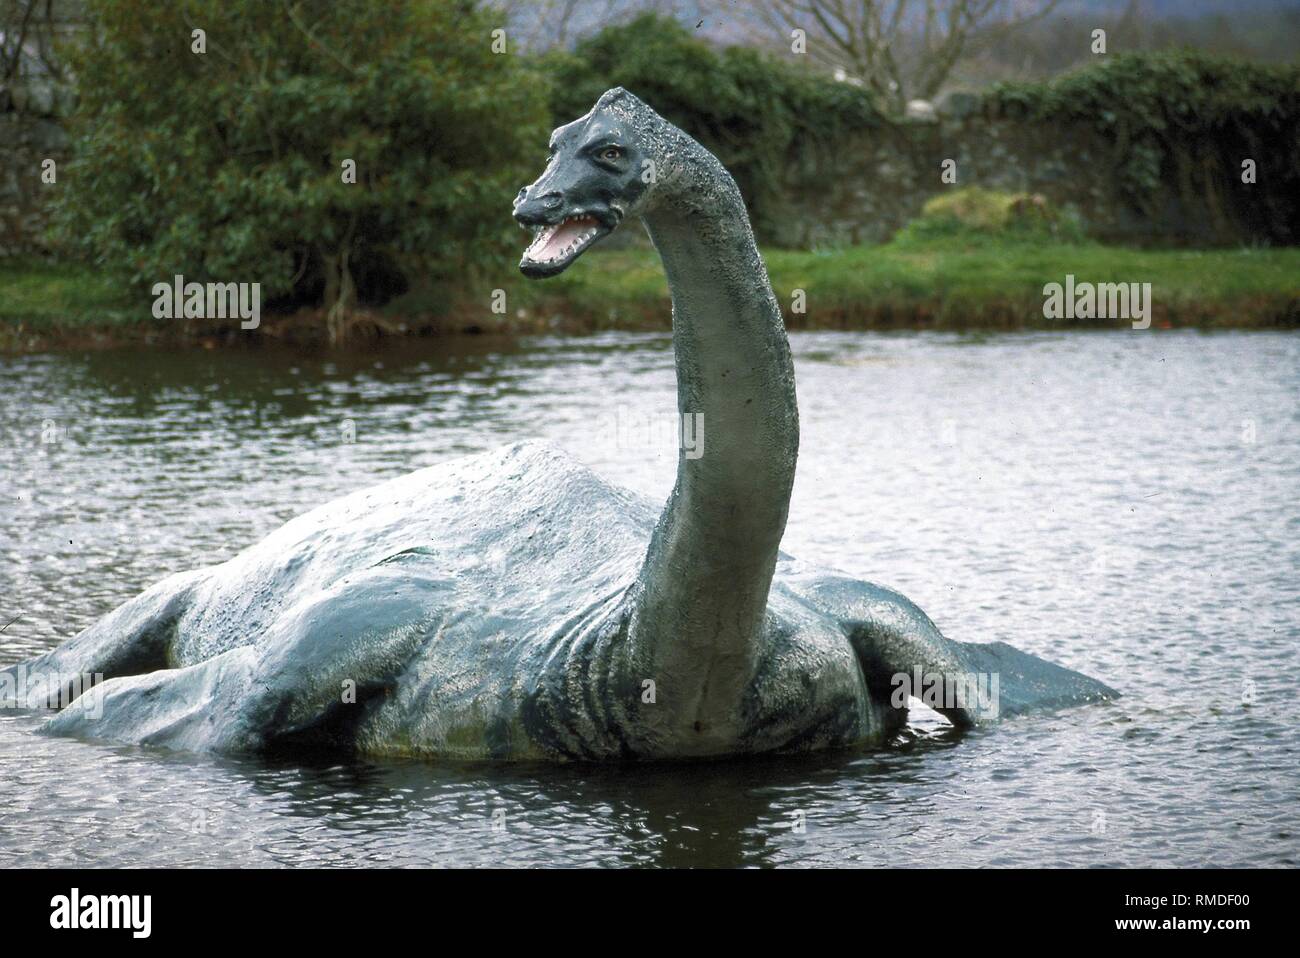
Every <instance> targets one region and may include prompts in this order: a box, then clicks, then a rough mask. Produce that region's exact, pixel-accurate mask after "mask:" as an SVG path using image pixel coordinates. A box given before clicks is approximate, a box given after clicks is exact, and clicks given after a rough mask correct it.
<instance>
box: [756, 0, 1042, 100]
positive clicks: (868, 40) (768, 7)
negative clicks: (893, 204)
mask: <svg viewBox="0 0 1300 958" xmlns="http://www.w3.org/2000/svg"><path fill="white" fill-rule="evenodd" d="M1060 2H1061V0H757V2H756V3H755V5H754V11H755V14H756V15H757V17H758V18H759V19H760V20H761V22H762V23H764V24H765V25H766V26H767V27H768V28H769V29H773V30H777V31H780V33H781V35H782V37H783V38H785V39H786V41H787V42H788V41H789V39H790V37H791V36H792V31H794V30H803V31H804V34H805V36H806V37H807V55H808V56H809V58H810V59H812V60H813V62H815V63H817V64H819V65H821V66H823V67H825V68H827V69H831V70H834V71H836V72H837V73H838V72H842V74H843V75H844V76H845V78H847V79H849V80H853V81H857V82H860V83H862V84H863V85H865V86H867V87H868V88H870V89H871V90H873V91H874V92H875V93H876V94H877V95H878V96H879V97H880V99H881V102H882V103H883V104H885V105H886V106H887V108H890V109H892V110H894V111H896V112H902V110H903V108H904V107H905V105H906V103H907V101H908V100H909V99H913V98H921V99H932V98H933V97H934V96H935V95H936V94H937V93H938V92H939V91H940V89H941V88H942V87H943V85H944V83H945V82H946V81H947V80H948V78H949V76H950V75H951V74H952V71H953V68H954V67H955V66H956V65H957V63H958V62H959V61H960V60H961V58H962V57H963V56H964V55H965V54H966V53H967V50H968V47H969V46H970V45H971V44H972V42H974V41H977V40H978V41H980V42H987V41H989V40H993V39H997V38H999V37H1002V36H1005V34H1006V33H1007V32H1009V31H1012V30H1015V29H1018V28H1020V27H1023V26H1025V25H1026V24H1029V23H1032V22H1034V21H1037V20H1041V19H1042V18H1044V17H1046V16H1047V15H1048V14H1050V13H1051V12H1052V11H1053V10H1055V9H1056V7H1057V6H1058V5H1059V4H1060Z"/></svg>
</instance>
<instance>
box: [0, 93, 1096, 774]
mask: <svg viewBox="0 0 1300 958" xmlns="http://www.w3.org/2000/svg"><path fill="white" fill-rule="evenodd" d="M553 147H554V156H553V158H552V160H551V162H550V163H549V164H548V166H547V168H546V171H545V172H544V173H543V174H542V176H541V177H540V178H539V179H538V181H537V182H536V183H534V184H533V185H532V186H530V187H528V188H527V189H525V190H522V191H521V192H520V195H519V198H518V199H517V200H516V204H515V215H516V218H517V219H518V220H519V222H520V223H521V224H524V225H528V226H532V227H535V228H539V229H540V228H542V227H544V226H546V225H548V224H554V223H556V222H558V221H560V220H561V219H563V218H565V217H568V216H572V215H575V214H579V213H581V214H585V215H589V216H592V217H593V218H594V219H595V221H596V222H597V223H598V224H599V228H598V229H596V233H597V235H595V237H594V238H593V239H591V240H590V241H589V242H587V243H586V244H585V245H583V246H581V248H577V249H575V250H574V251H573V252H572V254H571V255H568V256H565V257H563V258H561V259H556V260H554V261H551V262H538V261H535V260H533V259H531V258H530V257H529V256H528V255H526V256H525V260H524V262H523V263H521V268H522V269H523V271H524V272H525V273H526V274H528V275H530V276H546V275H554V274H555V273H557V272H559V271H561V270H562V269H564V268H566V267H567V266H568V265H569V264H570V263H571V262H572V261H573V260H574V259H576V258H577V257H578V256H579V255H580V254H581V252H583V251H584V250H585V248H587V246H589V245H590V243H591V242H595V241H597V240H599V238H600V237H601V236H603V235H605V234H606V233H608V232H609V231H610V230H612V229H613V228H615V227H616V226H617V225H618V223H619V222H620V221H621V220H622V219H624V218H625V217H626V216H629V215H636V216H639V217H640V218H641V219H642V220H643V222H644V223H645V225H646V227H647V229H648V231H649V233H650V236H651V238H652V239H653V241H654V244H655V247H656V249H657V250H658V251H659V254H660V256H661V257H662V259H663V262H664V268H665V271H666V273H667V276H668V282H669V285H670V287H671V290H672V298H673V344H674V349H675V353H676V362H677V382H678V406H679V410H680V411H681V412H684V413H701V414H703V416H704V422H705V423H706V429H707V436H708V444H707V446H706V447H705V454H704V456H703V457H701V458H698V459H691V458H687V457H686V455H685V454H684V453H683V455H682V456H681V458H680V459H679V466H678V475H677V484H676V487H675V489H674V490H673V493H672V496H671V497H670V499H669V501H668V504H667V506H666V507H665V508H664V509H663V510H662V512H661V513H660V512H659V510H657V509H656V508H655V506H654V504H653V503H650V502H647V501H645V500H643V499H641V498H639V497H637V496H634V495H632V494H631V493H629V492H626V491H624V490H621V489H619V488H617V487H615V486H613V485H611V484H609V483H607V482H606V481H605V480H603V479H601V478H600V477H598V476H597V475H595V474H594V473H592V472H591V471H590V470H589V469H587V468H585V467H584V466H582V465H581V464H579V463H577V462H575V461H574V460H572V459H570V458H568V457H567V456H565V455H563V454H562V453H560V452H558V451H556V450H554V449H551V448H549V447H546V446H543V445H538V444H520V445H515V446H511V447H508V448H506V449H503V450H500V451H497V452H492V453H487V454H483V455H479V456H474V457H471V458H468V459H462V460H459V461H456V462H452V463H448V464H445V465H440V466H434V467H432V468H429V469H424V470H421V471H419V472H415V473H412V474H410V475H407V476H404V477H402V478H400V479H395V480H393V481H391V482H387V483H385V484H383V485H380V486H377V487H374V488H372V489H368V490H363V491H361V492H358V493H355V494H353V495H351V496H348V497H346V498H344V499H341V500H338V501H335V502H332V503H329V504H327V505H325V506H322V507H320V508H318V509H316V510H314V511H312V512H309V513H307V514H306V515H303V516H300V517H299V518H297V519H294V520H293V521H291V522H289V523H287V524H286V525H285V526H284V527H282V528H281V529H279V530H278V531H277V532H275V533H273V534H272V535H271V536H269V537H267V538H266V539H264V540H263V541H262V542H260V543H258V544H257V545H254V546H252V547H251V548H249V549H247V550H245V551H244V552H242V553H241V554H240V555H238V556H236V557H235V558H233V559H231V560H230V561H228V562H225V563H222V564H221V565H217V566H213V567H211V568H207V569H201V570H198V571H195V572H189V573H184V574H181V575H176V576H172V577H171V578H169V579H165V580H164V581H162V582H160V583H158V584H157V585H155V586H154V587H153V588H151V589H150V590H148V591H147V592H145V593H144V594H143V595H141V596H139V597H137V598H135V599H133V600H131V601H130V602H127V603H126V604H125V605H123V606H122V607H121V608H119V609H117V610H116V611H115V612H113V613H111V614H110V615H108V616H106V617H105V618H104V619H102V620H101V621H99V622H98V623H96V624H95V625H93V626H91V627H90V628H89V629H87V630H85V631H84V632H82V633H81V634H80V635H78V636H77V637H76V638H74V639H72V640H71V641H69V642H67V643H66V644H64V645H63V646H61V647H59V648H58V649H55V650H54V651H52V652H50V653H48V654H47V655H45V656H42V657H41V658H39V659H37V660H35V661H34V662H31V663H28V664H27V667H28V669H30V670H33V671H38V672H43V673H46V674H48V673H51V672H59V673H65V674H67V673H94V672H103V673H104V674H105V675H107V676H109V680H108V681H107V682H105V683H104V684H103V685H101V686H99V687H98V688H97V689H95V690H94V692H92V693H89V694H100V695H101V696H102V699H101V702H100V705H101V708H102V716H100V717H98V718H94V717H92V716H94V715H95V714H96V712H97V711H98V710H91V709H87V708H78V707H77V703H75V702H74V703H73V705H72V706H70V707H67V708H65V709H64V710H63V711H61V712H59V713H57V714H56V715H54V716H53V717H52V718H51V719H50V720H49V721H48V722H47V723H46V726H45V727H46V729H47V730H48V731H50V732H55V733H66V734H78V735H82V736H87V737H92V738H98V739H104V740H111V741H117V742H129V743H140V744H156V745H163V746H169V747H173V748H184V749H194V750H220V751H228V752H242V751H261V750H269V749H277V748H284V749H302V748H308V747H329V748H350V749H356V750H358V751H360V752H362V753H366V754H372V755H419V756H430V757H453V758H471V759H480V758H491V759H537V758H542V759H566V758H567V759H618V758H625V759H631V758H637V759H657V758H687V757H709V756H723V755H736V754H749V753H760V752H771V751H796V750H807V749H817V748H827V747H836V746H850V745H867V744H874V743H879V742H881V741H882V740H883V739H885V738H886V737H887V736H888V735H889V734H890V733H891V732H892V731H894V730H896V729H897V728H898V727H899V726H900V725H902V724H903V722H904V721H905V720H906V714H907V713H906V710H905V708H895V707H893V706H892V705H891V702H890V699H891V691H892V686H891V677H892V676H894V675H896V674H898V673H906V674H909V675H910V674H913V672H914V670H915V669H918V668H919V669H921V670H923V672H924V673H926V674H927V675H933V674H936V673H939V674H942V675H946V676H956V675H966V674H980V673H992V672H996V673H998V675H999V679H1000V693H1001V694H1000V700H999V707H1000V715H1001V716H1006V715H1010V714H1015V713H1018V712H1024V711H1029V710H1031V709H1040V708H1054V707H1059V706H1066V705H1074V704H1079V703H1083V702H1089V701H1097V700H1101V699H1104V698H1109V697H1111V696H1113V695H1115V693H1114V692H1113V691H1112V690H1110V689H1108V688H1107V687H1106V686H1104V685H1102V684H1100V683H1098V682H1095V681H1093V680H1092V679H1089V678H1086V677H1085V676H1082V675H1079V674H1078V673H1075V672H1071V671H1069V670H1066V669H1062V668H1059V667H1057V666H1054V665H1051V664H1050V663H1047V662H1044V661H1043V660H1041V659H1038V658H1036V657H1034V656H1032V655H1027V654H1025V653H1022V652H1018V651H1016V650H1015V649H1013V648H1011V647H1010V646H1007V645H1004V644H1001V643H996V644H992V645H974V644H967V643H958V642H952V641H950V640H948V639H946V638H944V637H943V635H941V634H940V632H939V630H938V629H937V628H935V626H934V624H933V623H932V622H931V621H930V620H929V619H928V618H927V617H926V616H925V614H924V613H922V612H921V611H920V610H919V609H918V608H916V606H914V605H913V604H912V603H911V602H909V601H908V600H907V599H905V598H904V597H903V596H901V595H899V594H897V593H895V592H891V591H889V590H888V589H883V588H881V587H879V586H874V585H870V584H868V583H865V582H859V581H856V580H853V579H851V578H848V577H845V576H842V575H837V574H835V573H832V572H826V571H822V570H818V569H815V568H812V567H809V566H806V565H803V564H801V563H799V562H797V561H796V560H794V559H792V558H790V557H789V556H786V555H784V554H782V553H780V552H779V550H778V546H779V543H780V540H781V536H782V533H783V531H784V529H785V521H786V513H787V509H788V504H789V497H790V489H791V485H792V483H793V480H794V470H795V460H796V456H797V450H798V411H797V409H796V406H795V392H794V375H793V367H792V363H791V357H790V350H789V346H788V343H787V340H786V335H785V330H784V327H783V325H782V322H781V316H780V311H779V310H778V308H777V304H776V301H775V299H774V297H773V295H772V291H771V287H770V285H769V283H768V279H767V273H766V270H765V268H764V266H763V262H762V260H761V259H760V257H759V255H758V251H757V248H756V247H755V244H754V239H753V235H752V233H751V231H750V227H749V220H748V216H747V214H746V212H745V207H744V204H743V202H742V200H741V197H740V194H739V192H738V191H737V189H736V186H735V183H734V182H733V181H732V179H731V177H730V176H729V175H728V173H727V172H726V170H725V169H723V167H722V166H721V164H720V163H719V162H718V161H717V160H716V159H715V158H714V157H713V156H712V155H711V154H710V153H709V152H708V151H707V150H705V149H704V148H703V147H701V146H700V145H699V144H697V143H696V142H695V141H694V140H692V139H691V138H689V137H688V136H687V135H686V134H684V133H683V132H681V131H680V130H678V129H677V128H676V127H674V126H672V125H671V124H669V123H667V122H666V121H665V120H663V119H662V118H661V117H660V116H659V115H658V114H656V113H655V112H654V111H653V110H651V109H650V108H649V107H647V106H646V105H645V104H644V103H642V102H641V101H640V100H638V99H636V98H635V97H633V96H632V95H630V94H628V93H626V92H625V91H623V90H619V89H616V90H611V91H609V92H608V93H606V94H605V95H604V96H602V97H601V98H600V100H599V101H598V102H597V104H596V106H595V107H594V108H593V110H592V111H591V113H589V114H588V115H587V116H585V117H583V118H581V119H579V120H577V121H575V122H574V123H571V124H569V125H567V126H565V127H562V128H561V129H560V130H557V131H556V134H555V137H554V140H553ZM645 160H651V161H653V164H654V171H655V176H654V177H653V181H652V182H645V181H644V180H643V178H642V175H641V174H642V171H643V170H644V169H645V165H644V161H645ZM592 401H593V403H598V402H601V401H603V400H602V398H601V397H596V396H593V397H592ZM656 516H657V518H656ZM647 543H649V546H648V549H647ZM5 671H7V672H9V673H10V675H11V676H12V675H14V674H15V669H13V668H11V669H9V670H5ZM647 682H653V683H654V694H653V696H650V695H649V694H648V686H647V684H646V683H647ZM352 683H354V684H355V688H356V694H355V701H354V702H351V701H345V696H344V691H345V689H347V688H348V687H349V685H350V684H352ZM4 687H5V685H4V684H3V683H0V688H4ZM36 699H40V700H36ZM650 699H653V700H652V701H651V700H650ZM10 704H12V703H10ZM20 704H23V705H26V706H29V707H40V706H44V705H46V704H47V702H46V701H45V700H44V699H43V698H41V697H40V696H29V697H28V698H27V699H26V700H25V701H23V702H21V703H20ZM941 711H943V712H944V714H945V715H947V716H948V717H949V719H951V720H952V721H953V722H954V723H955V724H959V725H971V724H975V723H976V722H977V721H978V720H979V718H980V716H979V715H978V714H977V713H976V712H975V710H974V709H972V708H967V707H962V706H955V707H951V708H943V709H941Z"/></svg>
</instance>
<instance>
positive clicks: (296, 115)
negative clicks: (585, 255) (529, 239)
mask: <svg viewBox="0 0 1300 958" xmlns="http://www.w3.org/2000/svg"><path fill="white" fill-rule="evenodd" d="M88 8H89V12H90V14H91V17H92V23H93V27H94V29H93V32H92V36H91V38H90V40H89V41H88V42H87V43H85V44H84V45H82V46H81V47H80V48H78V49H75V50H73V51H70V55H71V56H72V57H73V63H72V66H73V68H74V71H75V74H76V76H77V77H78V80H79V85H80V94H81V104H82V106H81V111H80V116H79V117H78V118H77V122H76V126H75V130H74V133H75V140H74V152H75V160H74V161H73V162H72V163H70V164H69V165H68V169H67V170H65V171H60V176H59V190H58V201H57V202H58V209H57V211H56V223H57V235H58V236H59V237H60V238H61V239H62V241H63V242H64V243H65V244H67V245H68V246H70V247H71V248H73V249H76V250H79V251H81V252H82V253H84V254H86V255H87V256H88V257H90V258H91V259H92V260H93V261H94V262H95V263H97V264H99V265H100V266H102V267H105V268H108V269H110V270H112V271H114V272H115V273H116V274H119V275H121V276H123V277H124V278H125V279H127V280H129V281H131V282H132V283H134V284H136V285H138V286H140V287H147V286H149V285H151V284H153V283H155V282H158V281H164V280H167V279H169V278H170V277H171V276H172V275H173V274H175V273H183V274H184V275H185V277H186V279H187V280H196V281H199V282H208V281H226V282H229V281H237V282H260V283H262V284H263V285H262V296H263V300H264V301H266V300H267V299H275V298H280V299H281V301H282V302H284V301H286V300H288V301H291V302H309V301H312V300H314V299H318V298H320V297H321V296H322V295H323V297H324V299H325V302H326V303H327V305H330V306H338V305H342V306H343V307H344V308H346V306H347V305H348V301H349V297H350V295H351V293H352V292H353V287H352V283H353V279H354V278H355V280H356V284H357V292H358V293H359V294H360V296H361V298H366V296H367V294H369V295H370V296H371V297H372V298H376V299H381V298H383V297H384V296H385V295H386V294H391V293H392V292H395V291H397V290H399V289H400V288H402V287H403V286H404V285H406V282H405V279H406V277H409V276H410V275H411V274H413V273H415V272H416V271H420V272H423V271H425V270H428V271H429V273H430V274H431V276H432V278H434V279H438V278H450V277H457V278H459V279H461V280H463V278H464V273H465V271H466V270H467V269H470V268H474V267H481V266H482V265H484V264H491V263H496V262H502V261H503V260H504V257H505V256H506V255H507V253H508V251H511V250H512V248H513V246H514V245H516V244H515V242H514V240H515V238H516V237H517V233H516V231H515V230H514V229H513V227H512V224H511V222H510V219H509V210H508V206H507V204H506V202H504V201H503V197H505V198H506V200H507V201H508V199H509V198H510V197H512V196H513V195H514V193H515V191H516V190H517V189H518V187H519V186H520V185H521V184H522V183H523V182H525V181H526V177H527V176H528V175H529V174H530V173H531V172H533V170H532V169H531V168H532V166H533V165H534V164H531V163H528V162H521V157H523V156H524V155H525V153H526V151H531V152H535V151H536V149H537V145H538V144H539V143H542V142H544V137H545V125H546V123H545V103H544V101H543V100H542V97H541V94H540V93H539V92H538V90H537V86H536V84H535V83H532V82H528V77H529V74H528V73H527V71H526V68H525V67H524V66H523V65H521V64H520V62H519V61H518V58H516V57H512V56H500V55H495V54H493V53H492V51H491V48H490V31H491V29H492V26H493V24H492V23H490V22H489V21H488V20H487V19H485V17H484V15H483V14H482V13H480V12H478V11H476V10H475V8H474V5H473V4H472V3H468V2H453V0H398V2H390V3H384V4H372V3H370V2H368V0H298V2H295V3H293V4H279V3H266V2H265V0H225V2H223V3H220V4H209V3H194V2H188V0H186V2H174V3H167V4H158V3H155V2H152V0H90V2H89V3H88ZM195 28H202V29H203V30H204V31H206V42H207V50H206V52H205V53H201V54H200V53H195V52H193V51H192V48H191V47H192V43H193V41H192V39H191V31H192V30H193V29H195ZM347 159H351V160H354V161H355V163H356V183H355V184H348V183H345V182H344V181H343V176H342V172H343V166H342V164H343V162H344V160H347ZM335 312H336V311H335V310H334V309H331V317H332V318H333V317H334V316H335ZM332 332H333V328H332Z"/></svg>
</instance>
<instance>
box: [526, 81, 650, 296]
mask: <svg viewBox="0 0 1300 958" xmlns="http://www.w3.org/2000/svg"><path fill="white" fill-rule="evenodd" d="M666 126H667V124H665V123H664V121H663V120H662V119H661V118H660V117H659V115H658V114H657V113H655V112H654V111H653V110H651V109H650V108H649V107H648V106H646V105H645V104H644V103H642V102H641V101H640V100H638V99H637V98H636V97H634V96H633V95H632V94H630V93H628V92H627V91H625V90H623V89H622V88H621V87H616V88H615V89H613V90H609V91H607V92H606V93H604V94H602V95H601V97H600V99H599V100H597V101H596V105H595V106H594V107H592V108H591V112H590V113H588V114H587V115H586V116H584V117H581V118H580V119H577V120H574V121H573V122H572V123H568V124H566V125H564V126H562V127H560V128H559V129H558V130H556V131H555V132H554V133H552V134H551V149H550V159H549V160H548V161H547V164H546V169H545V170H543V171H542V175H541V176H539V177H538V178H537V181H536V182H535V183H533V184H532V185H531V186H527V187H524V188H523V189H522V190H520V191H519V195H518V196H517V197H516V198H515V219H516V220H517V221H518V222H519V225H520V226H523V227H525V228H527V229H531V230H533V231H534V232H535V236H534V238H533V242H532V245H530V246H529V247H528V249H527V250H525V252H524V258H523V259H522V260H521V261H520V263H519V269H520V270H521V271H522V272H523V274H524V275H525V276H528V277H531V278H534V279H538V278H541V277H545V276H555V275H556V274H557V273H561V272H563V271H564V270H565V268H566V267H568V265H569V264H570V263H572V262H573V261H574V260H576V259H577V258H578V257H579V256H581V255H582V254H583V253H584V252H586V251H587V250H588V249H590V248H591V247H592V246H593V245H594V244H595V243H598V242H600V240H601V239H603V238H604V237H605V236H607V235H609V234H610V233H611V232H613V231H614V230H615V229H616V228H617V227H618V225H619V223H621V222H622V221H623V219H624V217H626V216H628V215H629V214H635V213H637V212H638V211H639V210H640V208H641V207H642V206H643V205H644V203H645V201H646V199H647V196H648V194H649V192H650V190H651V189H652V187H653V183H654V179H655V169H656V164H658V163H659V161H660V157H658V156H656V155H655V153H656V151H657V144H658V143H660V142H661V136H660V135H659V134H660V133H661V131H662V130H663V129H664V128H665V127H666Z"/></svg>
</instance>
